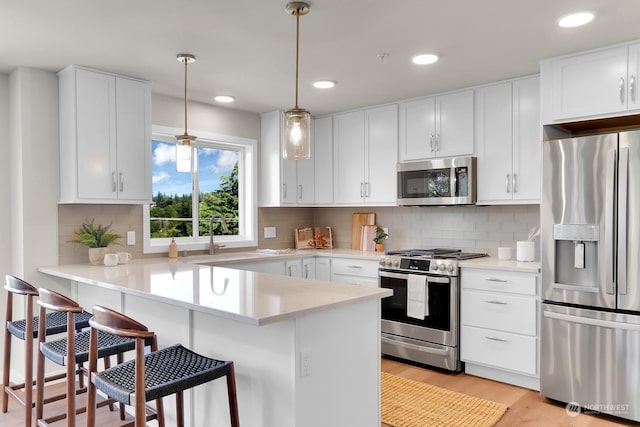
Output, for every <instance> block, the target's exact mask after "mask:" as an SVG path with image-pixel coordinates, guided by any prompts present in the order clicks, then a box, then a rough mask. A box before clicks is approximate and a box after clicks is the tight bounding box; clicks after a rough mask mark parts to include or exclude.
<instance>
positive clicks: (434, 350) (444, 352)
mask: <svg viewBox="0 0 640 427" xmlns="http://www.w3.org/2000/svg"><path fill="white" fill-rule="evenodd" d="M380 341H381V342H383V343H385V344H391V345H401V346H402V347H407V348H410V349H412V350H417V351H422V352H424V353H432V354H438V355H448V354H449V351H450V350H449V349H440V348H433V347H426V346H421V345H415V344H411V343H408V342H404V341H397V340H392V339H389V338H385V337H381V338H380Z"/></svg>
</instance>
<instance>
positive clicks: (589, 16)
mask: <svg viewBox="0 0 640 427" xmlns="http://www.w3.org/2000/svg"><path fill="white" fill-rule="evenodd" d="M593 16H594V15H593V13H591V12H577V13H571V14H569V15H565V16H563V17H561V18H560V19H558V25H559V26H561V27H565V28H572V27H579V26H581V25H585V24H588V23H589V22H591V21H593Z"/></svg>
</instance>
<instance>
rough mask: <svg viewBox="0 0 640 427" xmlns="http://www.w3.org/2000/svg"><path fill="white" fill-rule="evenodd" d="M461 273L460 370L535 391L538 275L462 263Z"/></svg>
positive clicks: (536, 383) (536, 378) (537, 369)
mask: <svg viewBox="0 0 640 427" xmlns="http://www.w3.org/2000/svg"><path fill="white" fill-rule="evenodd" d="M461 277H462V280H461V283H462V298H461V303H460V312H461V316H460V317H461V327H460V336H461V341H460V354H461V359H462V361H463V362H465V372H467V373H470V374H472V375H478V376H482V377H487V378H491V379H494V380H498V381H503V382H507V383H511V384H516V385H519V386H523V387H527V388H531V389H535V390H538V389H539V384H540V380H539V357H538V355H539V316H538V312H539V310H538V304H539V301H538V289H539V285H538V281H539V275H538V274H537V273H526V272H515V271H504V270H491V269H472V268H463V269H462V273H461Z"/></svg>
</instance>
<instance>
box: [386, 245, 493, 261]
mask: <svg viewBox="0 0 640 427" xmlns="http://www.w3.org/2000/svg"><path fill="white" fill-rule="evenodd" d="M387 255H398V256H404V257H416V258H428V259H457V260H465V259H473V258H480V257H485V256H488V255H487V254H485V253H479V252H462V250H461V249H445V248H434V249H405V250H396V251H388V252H387Z"/></svg>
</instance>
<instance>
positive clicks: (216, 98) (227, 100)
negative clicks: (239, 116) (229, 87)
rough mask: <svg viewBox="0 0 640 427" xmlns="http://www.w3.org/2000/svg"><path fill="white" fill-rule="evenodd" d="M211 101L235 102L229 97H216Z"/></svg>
mask: <svg viewBox="0 0 640 427" xmlns="http://www.w3.org/2000/svg"><path fill="white" fill-rule="evenodd" d="M213 99H214V100H216V101H218V102H233V101H234V100H235V98H234V97H233V96H229V95H218V96H216V97H215V98H213Z"/></svg>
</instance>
